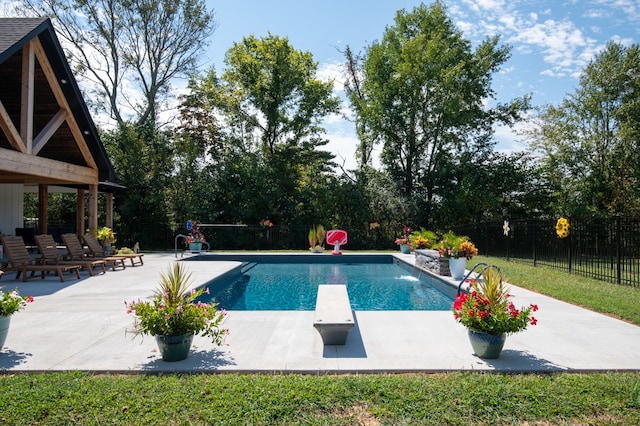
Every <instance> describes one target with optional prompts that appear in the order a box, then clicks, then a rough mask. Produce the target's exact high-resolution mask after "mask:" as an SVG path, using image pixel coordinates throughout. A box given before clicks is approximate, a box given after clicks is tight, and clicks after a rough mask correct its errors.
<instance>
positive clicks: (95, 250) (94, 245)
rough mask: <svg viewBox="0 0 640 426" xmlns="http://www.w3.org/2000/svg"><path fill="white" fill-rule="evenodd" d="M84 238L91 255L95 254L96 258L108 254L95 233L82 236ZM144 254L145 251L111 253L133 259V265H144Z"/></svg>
mask: <svg viewBox="0 0 640 426" xmlns="http://www.w3.org/2000/svg"><path fill="white" fill-rule="evenodd" d="M82 240H83V241H84V243H85V244H86V245H87V247H89V252H90V256H93V257H96V258H104V257H106V256H107V254H106V253H105V251H104V249H103V248H102V245H100V243H99V242H98V240H97V239H96V237H95V236H94V235H91V234H85V235H83V236H82ZM142 256H144V254H143V253H131V254H114V255H111V257H120V258H123V259H129V260H130V261H131V266H136V265H144V262H143V261H142ZM136 260H137V261H136Z"/></svg>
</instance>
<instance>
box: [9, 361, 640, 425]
mask: <svg viewBox="0 0 640 426" xmlns="http://www.w3.org/2000/svg"><path fill="white" fill-rule="evenodd" d="M0 389H2V390H3V392H0V406H2V407H3V413H2V418H3V421H4V422H6V423H7V424H48V425H58V424H60V425H62V424H65V425H66V424H70V423H73V424H83V425H99V424H110V425H130V424H140V423H145V424H171V425H177V424H194V425H205V424H211V423H212V422H215V423H224V424H229V425H246V424H256V425H257V424H262V425H266V424H305V425H328V424H331V425H353V424H389V425H391V424H419V425H443V424H450V425H466V424H477V425H488V424H505V425H506V424H628V425H631V424H638V423H640V391H639V389H640V374H638V373H633V372H626V373H591V374H581V373H573V372H571V373H558V374H479V373H476V372H473V373H449V374H401V375H393V374H391V375H389V374H365V375H337V376H335V375H322V374H320V375H311V374H308V375H298V374H256V375H249V374H213V375H209V374H165V375H140V374H135V375H122V374H121V375H109V374H99V375H96V374H91V373H84V372H56V373H34V374H11V375H8V374H5V375H0ZM150 401H151V402H152V403H150Z"/></svg>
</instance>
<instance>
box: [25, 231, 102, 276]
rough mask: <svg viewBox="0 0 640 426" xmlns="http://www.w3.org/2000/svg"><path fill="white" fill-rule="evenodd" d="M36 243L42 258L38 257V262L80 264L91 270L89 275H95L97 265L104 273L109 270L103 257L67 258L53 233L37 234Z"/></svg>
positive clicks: (45, 263) (46, 263)
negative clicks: (57, 244) (60, 250)
mask: <svg viewBox="0 0 640 426" xmlns="http://www.w3.org/2000/svg"><path fill="white" fill-rule="evenodd" d="M35 239H36V245H37V246H38V250H39V251H40V258H39V259H36V262H37V263H39V264H44V265H80V266H81V267H82V268H84V269H86V270H87V271H89V275H90V276H93V269H94V268H95V267H96V266H97V267H99V268H100V269H102V273H103V274H104V273H106V272H107V268H106V267H105V264H106V263H107V262H105V261H104V260H102V259H87V258H76V259H73V257H71V260H65V259H64V257H63V255H62V254H61V253H60V252H59V251H58V247H57V246H56V242H55V240H54V239H53V236H52V235H49V234H42V235H36V236H35Z"/></svg>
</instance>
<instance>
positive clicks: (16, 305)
mask: <svg viewBox="0 0 640 426" xmlns="http://www.w3.org/2000/svg"><path fill="white" fill-rule="evenodd" d="M31 302H33V297H31V296H20V293H18V290H17V289H16V290H11V291H7V292H3V291H2V290H0V316H9V315H13V314H14V313H16V312H18V311H19V310H21V309H23V308H26V307H27V303H31ZM0 349H2V348H0Z"/></svg>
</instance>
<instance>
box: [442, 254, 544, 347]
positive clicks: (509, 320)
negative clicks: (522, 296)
mask: <svg viewBox="0 0 640 426" xmlns="http://www.w3.org/2000/svg"><path fill="white" fill-rule="evenodd" d="M470 284H471V288H470V291H469V293H468V294H467V293H461V294H459V295H458V296H456V299H455V300H454V302H453V314H454V317H455V319H456V321H458V322H459V323H461V324H462V325H464V326H465V327H467V328H469V329H471V330H474V331H482V332H484V333H489V334H503V333H517V332H519V331H522V330H524V329H526V328H527V326H528V325H536V323H537V320H536V318H535V317H533V316H531V313H532V312H535V311H537V310H538V306H537V305H534V304H531V305H529V306H528V307H522V308H520V309H518V308H516V306H515V305H514V304H513V302H512V301H511V298H512V296H511V295H510V294H509V288H508V287H505V286H503V284H502V274H501V273H500V271H499V270H498V269H497V268H495V267H493V266H488V267H486V268H485V269H484V270H483V271H482V279H481V280H470Z"/></svg>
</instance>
